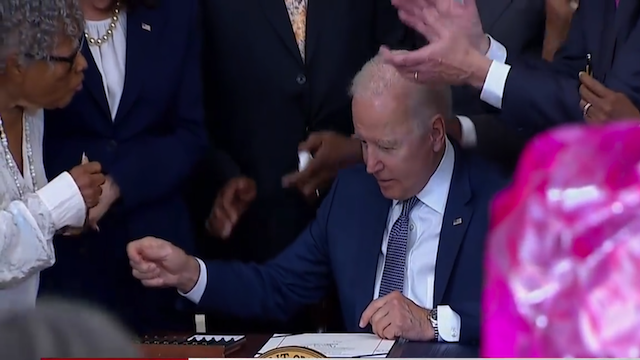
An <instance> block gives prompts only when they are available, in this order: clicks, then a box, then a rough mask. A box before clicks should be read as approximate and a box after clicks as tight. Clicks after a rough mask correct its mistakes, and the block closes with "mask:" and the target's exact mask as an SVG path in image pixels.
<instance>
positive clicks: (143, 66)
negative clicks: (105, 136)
mask: <svg viewBox="0 0 640 360" xmlns="http://www.w3.org/2000/svg"><path fill="white" fill-rule="evenodd" d="M164 21H165V19H164V13H163V11H161V10H160V8H158V9H147V8H146V7H143V6H140V7H138V8H136V9H135V10H133V11H131V12H129V13H127V60H126V64H125V77H124V90H123V92H122V98H121V99H120V105H119V106H118V111H117V113H116V118H115V120H114V122H117V121H118V120H119V119H121V118H122V117H123V116H125V115H126V114H127V112H128V111H129V110H130V109H131V106H132V105H133V104H134V102H135V100H136V98H137V96H138V94H139V93H140V90H141V89H142V85H143V84H144V81H145V79H146V77H147V76H148V74H149V72H148V69H149V68H151V67H150V66H149V62H151V61H153V56H155V55H153V54H160V55H159V56H174V54H172V53H171V49H165V50H161V51H159V52H158V51H152V49H153V48H154V47H156V46H157V45H159V44H161V43H162V42H161V41H160V39H159V37H160V36H161V35H162V32H164V31H171V30H170V29H163V28H162V25H163V23H164ZM171 70H172V69H166V71H171Z"/></svg>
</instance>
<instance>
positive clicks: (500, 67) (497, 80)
mask: <svg viewBox="0 0 640 360" xmlns="http://www.w3.org/2000/svg"><path fill="white" fill-rule="evenodd" d="M486 56H487V57H488V58H489V59H491V60H493V61H492V62H491V66H490V67H489V72H488V73H487V78H486V79H485V81H484V85H483V86H482V91H481V92H480V99H481V100H482V101H484V102H486V103H487V104H489V105H491V106H493V107H495V108H498V109H501V108H502V97H503V94H504V87H505V85H506V83H507V76H508V75H509V71H510V70H511V66H510V65H509V64H506V63H505V62H506V61H507V48H505V47H504V45H502V44H500V43H499V42H498V41H497V40H495V39H494V38H492V37H491V36H489V51H487V54H486Z"/></svg>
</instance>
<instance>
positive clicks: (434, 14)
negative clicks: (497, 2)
mask: <svg viewBox="0 0 640 360" xmlns="http://www.w3.org/2000/svg"><path fill="white" fill-rule="evenodd" d="M393 4H394V5H396V6H397V7H398V9H399V11H398V13H399V16H400V18H401V20H402V21H403V22H405V23H406V24H407V25H408V26H411V27H413V28H414V29H416V30H417V31H418V32H420V33H421V34H423V35H424V36H425V37H426V38H427V39H428V40H429V44H428V45H426V46H424V47H422V48H421V49H418V50H415V51H403V50H398V51H391V50H389V49H388V48H386V47H382V48H381V49H380V54H381V55H382V56H383V58H384V59H385V61H386V62H387V63H389V64H391V65H393V66H394V67H395V68H396V69H397V70H398V72H400V73H401V74H402V75H403V76H405V77H406V78H407V79H410V80H413V81H416V82H422V83H445V84H451V85H459V84H470V85H472V86H475V87H477V88H481V87H482V86H483V84H484V80H485V78H486V76H487V73H488V71H489V67H490V66H491V60H490V59H488V58H487V57H486V56H485V55H486V53H487V51H488V49H489V46H490V41H489V38H488V37H487V36H486V35H485V34H484V32H483V30H482V25H481V24H480V16H479V15H478V9H477V7H476V4H475V1H474V0H465V1H464V3H462V4H461V3H459V2H458V1H457V0H393Z"/></svg>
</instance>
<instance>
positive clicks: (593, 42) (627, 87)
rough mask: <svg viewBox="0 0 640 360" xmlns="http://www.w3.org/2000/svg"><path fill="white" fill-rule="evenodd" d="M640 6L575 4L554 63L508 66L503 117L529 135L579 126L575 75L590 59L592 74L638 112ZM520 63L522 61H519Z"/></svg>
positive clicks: (631, 1)
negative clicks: (556, 127)
mask: <svg viewBox="0 0 640 360" xmlns="http://www.w3.org/2000/svg"><path fill="white" fill-rule="evenodd" d="M639 19H640V2H638V1H637V0H620V4H619V6H618V8H617V9H616V8H615V0H580V6H579V7H578V10H576V12H575V14H574V16H573V19H572V22H571V28H570V30H569V34H568V36H567V40H566V41H565V43H564V45H563V46H562V47H561V48H560V49H559V50H558V52H557V53H556V55H555V58H554V61H553V62H552V63H551V64H549V63H546V62H544V61H541V60H540V61H536V62H533V61H527V62H524V63H523V62H521V61H518V59H513V58H512V56H509V58H508V59H507V63H509V64H513V65H514V66H513V67H512V68H511V71H510V72H509V75H508V77H507V82H506V86H505V91H504V97H503V101H502V115H503V117H504V118H505V120H506V121H513V122H515V123H516V124H517V125H518V126H519V127H522V128H523V130H525V131H526V132H528V133H529V134H531V135H532V134H535V133H536V132H539V131H543V130H546V129H547V128H549V127H551V126H553V125H556V124H561V123H566V122H570V121H583V115H582V109H581V107H580V94H579V93H578V88H579V86H580V81H579V79H578V73H579V72H580V71H584V70H585V68H586V65H587V60H586V56H587V54H591V55H592V68H593V74H594V77H595V78H596V79H598V80H599V81H601V82H603V83H604V85H605V86H606V87H608V88H609V89H611V90H614V91H618V92H622V93H624V94H625V95H627V96H628V97H629V98H630V99H631V101H632V102H633V103H634V104H635V105H636V107H640V26H638V23H639ZM520 60H522V59H520Z"/></svg>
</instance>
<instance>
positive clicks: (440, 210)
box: [373, 140, 460, 342]
mask: <svg viewBox="0 0 640 360" xmlns="http://www.w3.org/2000/svg"><path fill="white" fill-rule="evenodd" d="M454 152H455V150H454V149H453V146H452V145H451V143H450V142H449V140H447V141H446V145H445V151H444V156H443V157H442V161H440V164H439V165H438V168H437V169H436V171H435V172H434V173H433V175H432V176H431V178H430V179H429V182H427V184H426V185H425V186H424V188H422V190H420V192H419V193H418V194H417V195H416V196H417V197H418V199H419V200H420V201H418V203H417V204H416V205H415V207H414V208H413V210H412V211H411V213H410V214H409V238H408V239H407V257H406V262H405V263H406V269H405V276H404V287H403V289H404V291H403V295H404V296H405V297H407V298H408V299H410V300H411V301H413V302H414V303H416V304H417V305H418V306H420V307H422V308H424V309H433V308H434V305H438V306H437V311H438V332H439V339H438V340H441V341H447V342H457V341H459V339H460V316H458V314H456V313H455V312H454V311H453V310H451V308H450V307H449V306H447V305H441V304H434V303H433V296H434V283H435V274H436V258H437V256H438V244H439V243H440V229H442V221H443V218H444V210H445V207H446V205H447V198H448V197H449V187H450V186H451V177H452V176H453V165H454V162H455V153H454ZM401 212H402V202H400V201H397V200H394V201H393V204H392V205H391V209H390V210H389V216H388V218H387V228H386V229H385V231H384V235H383V239H382V249H381V251H380V255H379V258H378V270H377V272H376V280H375V288H374V293H373V298H374V299H377V298H378V294H379V293H380V282H381V281H382V271H383V269H384V262H385V256H386V253H387V244H388V243H389V232H390V231H391V228H392V227H393V224H394V223H395V222H396V220H397V219H398V218H399V217H400V214H401Z"/></svg>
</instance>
